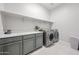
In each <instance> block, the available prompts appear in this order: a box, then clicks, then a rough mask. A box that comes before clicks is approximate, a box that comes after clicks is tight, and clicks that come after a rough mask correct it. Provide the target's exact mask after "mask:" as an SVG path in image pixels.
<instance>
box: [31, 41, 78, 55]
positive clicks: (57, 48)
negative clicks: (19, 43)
mask: <svg viewBox="0 0 79 59" xmlns="http://www.w3.org/2000/svg"><path fill="white" fill-rule="evenodd" d="M31 55H79V51H78V50H74V49H72V48H71V47H70V44H69V43H67V42H64V41H59V42H58V43H55V44H54V45H52V46H51V47H48V48H46V47H42V48H40V49H38V50H37V51H34V52H33V53H31Z"/></svg>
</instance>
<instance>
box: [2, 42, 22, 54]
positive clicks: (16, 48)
mask: <svg viewBox="0 0 79 59" xmlns="http://www.w3.org/2000/svg"><path fill="white" fill-rule="evenodd" d="M3 52H4V53H3V55H22V41H18V42H13V43H8V44H5V45H4V46H3Z"/></svg>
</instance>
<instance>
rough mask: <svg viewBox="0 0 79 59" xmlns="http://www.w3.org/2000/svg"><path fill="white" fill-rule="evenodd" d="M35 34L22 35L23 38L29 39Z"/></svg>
mask: <svg viewBox="0 0 79 59" xmlns="http://www.w3.org/2000/svg"><path fill="white" fill-rule="evenodd" d="M34 37H35V34H31V35H25V36H23V39H29V38H34Z"/></svg>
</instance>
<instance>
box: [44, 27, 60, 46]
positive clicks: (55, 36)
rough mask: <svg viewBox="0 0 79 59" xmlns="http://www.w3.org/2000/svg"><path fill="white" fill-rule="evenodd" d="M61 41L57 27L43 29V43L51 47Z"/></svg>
mask: <svg viewBox="0 0 79 59" xmlns="http://www.w3.org/2000/svg"><path fill="white" fill-rule="evenodd" d="M58 41H59V32H58V30H57V29H53V30H49V31H43V45H44V46H46V47H49V46H51V45H53V44H54V43H56V42H58Z"/></svg>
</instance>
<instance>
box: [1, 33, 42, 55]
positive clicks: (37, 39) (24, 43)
mask: <svg viewBox="0 0 79 59" xmlns="http://www.w3.org/2000/svg"><path fill="white" fill-rule="evenodd" d="M42 45H43V35H42V34H31V35H24V36H18V37H10V38H3V39H0V55H22V54H23V55H25V54H28V53H30V52H31V51H33V50H35V49H37V48H39V47H41V46H42Z"/></svg>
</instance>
